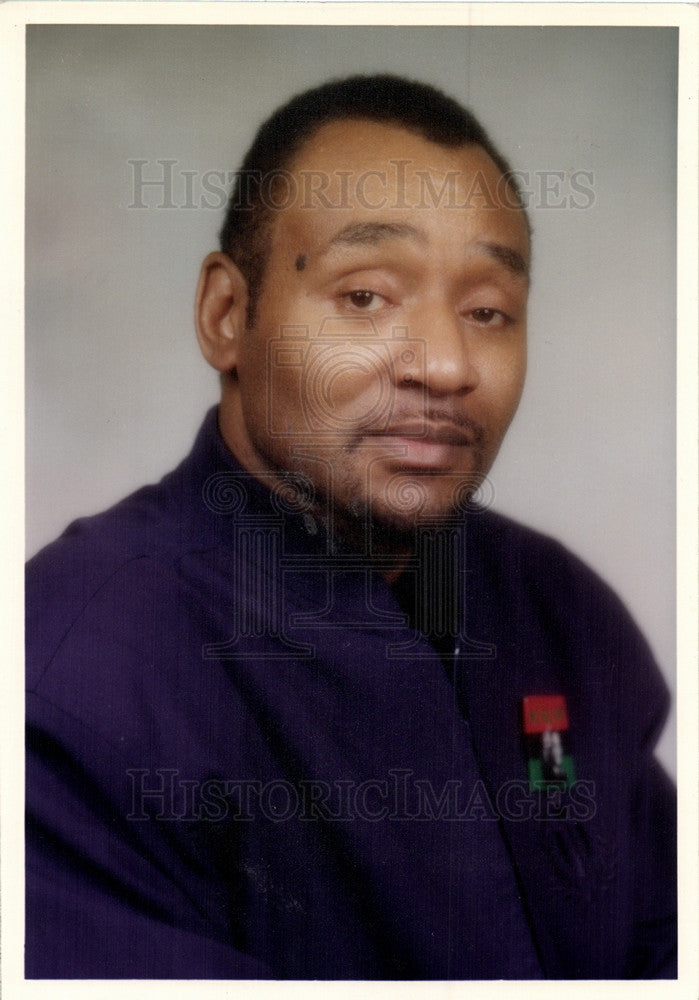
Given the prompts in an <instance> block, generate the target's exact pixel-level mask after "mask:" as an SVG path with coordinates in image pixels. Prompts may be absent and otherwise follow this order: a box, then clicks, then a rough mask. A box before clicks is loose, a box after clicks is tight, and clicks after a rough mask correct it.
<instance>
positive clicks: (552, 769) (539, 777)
mask: <svg viewBox="0 0 699 1000" xmlns="http://www.w3.org/2000/svg"><path fill="white" fill-rule="evenodd" d="M522 714H523V718H524V739H525V742H526V747H527V757H528V771H529V787H530V789H531V790H532V791H536V790H537V789H542V788H546V787H548V786H549V785H554V786H557V787H558V788H570V787H571V785H573V784H574V782H575V766H574V764H573V758H572V757H571V755H570V751H569V749H568V708H567V706H566V700H565V698H564V697H563V695H561V694H533V695H528V696H527V697H526V698H524V699H523V700H522Z"/></svg>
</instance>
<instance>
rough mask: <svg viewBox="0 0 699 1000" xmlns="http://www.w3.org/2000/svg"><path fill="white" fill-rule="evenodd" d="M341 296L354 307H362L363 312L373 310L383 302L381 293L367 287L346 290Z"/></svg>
mask: <svg viewBox="0 0 699 1000" xmlns="http://www.w3.org/2000/svg"><path fill="white" fill-rule="evenodd" d="M342 298H343V299H344V300H345V302H347V303H348V304H349V305H351V306H352V307H353V308H354V309H363V310H364V312H373V311H374V310H375V309H379V308H380V307H381V306H382V305H383V302H384V299H383V297H382V296H381V295H378V294H377V293H376V292H372V291H370V290H369V289H368V288H356V289H354V291H351V292H347V294H346V295H343V296H342Z"/></svg>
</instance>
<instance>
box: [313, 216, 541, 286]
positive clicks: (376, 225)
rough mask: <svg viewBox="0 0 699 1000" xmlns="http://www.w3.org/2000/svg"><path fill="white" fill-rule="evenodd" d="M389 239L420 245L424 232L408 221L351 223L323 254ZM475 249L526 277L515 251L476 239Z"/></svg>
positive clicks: (424, 237) (526, 270)
mask: <svg viewBox="0 0 699 1000" xmlns="http://www.w3.org/2000/svg"><path fill="white" fill-rule="evenodd" d="M390 239H404V240H406V239H407V240H413V241H415V242H417V243H420V244H422V245H423V246H426V245H427V243H428V238H427V234H426V233H425V232H424V230H422V229H418V228H417V226H413V225H411V224H410V223H409V222H355V223H351V224H350V225H349V226H345V228H344V229H341V230H340V232H339V233H336V234H335V235H334V236H333V238H332V239H331V240H330V241H329V243H328V244H327V246H326V247H325V251H324V252H325V253H327V252H328V251H329V250H331V249H332V248H333V247H335V246H377V245H378V244H379V243H380V242H381V241H382V240H390ZM475 247H476V249H477V250H480V251H481V252H482V253H485V254H486V255H487V256H488V257H491V258H492V259H493V260H495V261H497V262H498V263H499V264H502V265H503V266H504V267H506V268H507V270H508V271H511V272H512V274H514V275H517V276H518V277H519V276H522V277H525V278H528V277H529V267H528V266H527V262H526V261H525V259H524V257H523V256H522V254H521V253H520V252H519V250H515V249H514V248H513V247H508V246H505V245H504V244H503V243H493V242H490V241H488V240H479V241H478V242H477V243H476V244H475Z"/></svg>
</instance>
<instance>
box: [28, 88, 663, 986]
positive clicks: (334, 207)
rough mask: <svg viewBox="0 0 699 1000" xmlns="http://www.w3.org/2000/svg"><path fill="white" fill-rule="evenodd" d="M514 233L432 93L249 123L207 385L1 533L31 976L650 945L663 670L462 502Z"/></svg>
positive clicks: (504, 414) (496, 385)
mask: <svg viewBox="0 0 699 1000" xmlns="http://www.w3.org/2000/svg"><path fill="white" fill-rule="evenodd" d="M529 260H530V246H529V232H528V225H527V220H526V217H525V213H524V211H523V208H522V205H521V201H520V198H519V195H518V192H517V188H516V185H515V183H514V180H513V178H512V175H511V174H510V172H509V169H508V166H507V164H506V163H505V161H504V160H503V159H502V157H501V156H500V155H499V154H498V152H497V151H496V150H495V149H494V148H493V146H492V144H491V143H490V141H489V139H488V137H487V135H486V134H485V132H484V131H483V130H482V128H481V127H480V126H479V125H478V123H477V122H475V121H474V120H473V118H472V117H471V116H470V115H469V114H468V113H467V112H465V111H464V110H463V109H462V108H460V107H459V106H458V105H457V104H455V102H453V101H451V100H450V99H448V98H446V97H444V95H442V94H440V93H438V92H436V91H434V90H433V89H432V88H429V87H425V86H422V85H419V84H414V83H410V82H407V81H404V80H400V79H396V78H390V77H367V78H352V79H350V80H346V81H341V82H339V83H331V84H328V85H326V86H324V87H320V88H317V89H316V90H313V91H309V92H307V93H305V94H302V95H300V96H299V97H297V98H294V99H293V100H292V101H291V102H290V103H289V104H288V105H286V106H285V107H284V108H282V109H280V110H279V111H278V112H277V113H276V114H275V115H274V116H273V117H272V118H271V119H270V120H269V122H267V123H266V124H265V125H263V126H262V128H261V129H260V132H259V133H258V136H257V138H256V140H255V142H254V144H253V146H252V148H251V150H250V151H249V153H248V155H247V157H246V159H245V161H244V163H243V167H242V170H241V172H240V174H239V177H238V181H237V184H236V189H235V190H234V192H233V195H232V198H231V203H230V206H229V210H228V215H227V218H226V221H225V224H224V227H223V230H222V247H221V251H220V252H218V253H214V254H211V255H210V256H209V257H208V258H207V259H206V260H205V262H204V265H203V267H202V272H201V277H200V282H199V287H198V291H197V301H196V321H197V331H198V336H199V341H200V345H201V348H202V351H203V353H204V356H205V357H206V359H207V360H208V361H209V362H210V364H212V365H213V366H214V368H216V369H217V370H218V371H220V373H221V387H222V392H221V403H220V406H219V407H218V410H217V411H215V412H212V413H210V414H209V415H208V417H207V419H206V421H205V423H204V426H203V428H202V430H201V432H200V434H199V437H198V439H197V442H196V444H195V446H194V450H193V452H192V453H191V455H190V456H189V457H188V458H187V459H186V460H185V461H184V462H183V463H182V465H181V466H180V467H179V468H178V469H176V470H175V471H174V472H173V473H171V474H170V475H169V476H167V477H166V478H165V479H164V480H163V481H162V483H160V484H159V485H158V486H155V487H148V488H145V489H144V490H141V491H139V493H137V494H135V495H134V496H133V497H131V498H129V499H127V500H125V501H124V502H122V503H121V504H119V505H117V506H116V507H115V508H113V509H112V510H111V511H108V512H106V513H105V514H103V515H100V516H99V517H97V518H91V519H88V520H85V521H82V522H77V523H76V524H74V525H73V526H71V528H69V529H68V531H67V532H66V533H65V534H64V535H63V536H62V538H60V539H59V540H58V541H57V542H55V543H54V544H53V545H52V546H50V547H49V548H48V549H46V550H44V552H43V553H41V554H39V556H37V557H36V558H35V559H34V560H33V561H32V563H31V564H30V571H29V582H28V617H27V621H28V632H27V636H28V652H29V672H28V673H29V676H28V694H27V710H28V716H29V737H28V778H27V797H28V813H29V818H28V828H27V856H28V864H27V975H28V976H29V977H37V978H42V977H67V978H81V977H94V978H109V977H128V978H134V977H146V978H166V977H176V978H299V979H303V978H329V979H334V978H347V979H353V978H356V979H455V978H460V979H467V978H475V979H488V978H513V979H518V978H522V979H530V978H531V979H534V978H629V977H671V976H674V975H675V974H676V971H675V959H674V950H675V925H674V916H675V898H674V890H675V886H674V879H675V876H674V854H673V844H674V836H675V834H674V819H675V816H674V810H675V806H674V799H673V794H672V789H671V786H670V783H669V782H668V780H667V778H666V777H665V775H664V774H663V773H662V771H661V770H660V768H659V767H658V765H657V764H656V763H655V761H654V759H653V756H652V749H653V745H654V742H655V739H656V737H657V734H658V731H659V729H660V727H661V725H662V721H663V718H664V714H665V711H666V706H667V694H666V691H665V688H664V685H663V684H662V682H661V680H660V678H659V675H658V673H657V670H656V668H655V666H654V664H653V662H652V658H651V656H650V654H649V652H648V649H647V647H646V645H645V642H644V641H643V639H642V638H641V637H640V635H639V633H638V631H637V630H636V628H635V626H634V625H633V624H632V623H631V622H630V620H629V618H628V616H627V614H626V612H625V610H624V609H623V608H622V606H621V605H620V604H619V602H618V600H617V599H616V598H615V597H614V595H612V594H611V593H610V592H609V590H608V589H607V588H606V587H605V586H604V585H603V584H602V583H601V582H600V581H599V580H598V579H597V578H596V577H594V575H593V574H591V572H590V571H589V570H587V569H586V568H585V567H583V566H582V565H581V564H580V563H579V562H578V561H577V560H576V559H574V558H573V557H572V556H571V555H570V554H568V553H567V552H566V551H565V550H564V549H562V548H561V547H560V546H559V545H558V544H556V543H554V542H552V541H550V540H548V539H546V538H543V537H541V536H538V535H536V534H535V533H533V532H531V531H528V530H527V529H524V528H521V527H519V526H517V525H515V524H513V523H512V522H510V521H508V520H506V519H504V518H502V517H499V516H497V515H495V514H493V513H492V512H490V511H487V510H485V509H484V508H483V506H480V505H478V504H477V503H476V502H475V500H474V495H475V494H476V491H477V490H478V488H479V486H480V485H481V484H483V482H484V481H485V477H486V476H487V473H488V470H489V468H490V466H491V464H492V462H493V460H494V458H495V455H496V453H497V450H498V447H499V445H500V443H501V441H502V438H503V436H504V434H505V432H506V430H507V427H508V425H509V423H510V420H511V419H512V417H513V415H514V412H515V410H516V407H517V403H518V400H519V396H520V392H521V388H522V383H523V378H524V371H525V329H526V300H527V290H528V280H529ZM554 745H555V746H556V748H557V752H556V756H555V767H552V766H551V760H550V759H549V758H550V757H551V754H550V752H549V749H550V748H551V747H553V746H554ZM543 748H547V749H546V752H544V749H543ZM559 751H560V752H559ZM554 772H555V773H554Z"/></svg>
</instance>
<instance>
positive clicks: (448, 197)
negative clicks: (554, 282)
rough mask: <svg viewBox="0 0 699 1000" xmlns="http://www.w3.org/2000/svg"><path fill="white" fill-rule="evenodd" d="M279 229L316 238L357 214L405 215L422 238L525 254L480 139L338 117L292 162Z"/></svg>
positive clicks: (518, 219)
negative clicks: (466, 142) (462, 142)
mask: <svg viewBox="0 0 699 1000" xmlns="http://www.w3.org/2000/svg"><path fill="white" fill-rule="evenodd" d="M289 172H290V176H289V177H288V180H287V185H288V187H287V191H286V195H287V197H286V198H282V200H281V202H280V203H279V204H280V207H279V209H278V210H277V211H276V212H275V215H276V219H275V223H276V230H277V233H276V234H277V235H278V236H280V237H287V238H289V239H292V240H294V241H296V242H299V241H301V242H303V241H305V242H308V241H309V240H310V241H311V242H312V243H316V242H319V241H320V242H322V241H323V240H324V239H327V238H328V236H329V235H330V236H331V235H332V233H333V232H338V231H340V230H341V229H342V228H343V227H345V226H347V225H348V224H349V223H351V222H354V221H356V220H357V219H358V218H359V219H365V220H366V221H367V222H370V223H376V222H383V221H388V222H401V221H405V220H406V219H408V218H410V221H411V222H412V223H413V224H414V225H415V226H416V227H419V228H423V229H424V230H425V233H426V234H427V238H428V241H429V240H430V239H431V238H433V237H434V236H436V235H438V234H449V233H453V234H455V235H458V236H459V237H464V238H466V240H471V239H479V238H488V239H493V240H496V241H498V242H502V243H504V244H506V245H511V246H512V247H513V249H516V250H517V251H518V252H519V253H521V254H522V256H524V257H525V259H528V252H529V240H528V233H527V225H526V218H525V215H524V212H523V211H522V209H521V208H520V207H519V206H518V205H517V203H516V198H515V195H514V192H513V191H512V189H511V188H510V187H509V185H508V184H507V182H506V180H505V178H504V177H503V175H502V174H501V172H500V170H499V168H498V167H497V166H496V165H495V163H494V162H493V161H492V160H491V159H490V157H489V156H488V155H487V153H486V152H485V151H484V150H483V149H481V148H480V147H479V146H475V145H470V146H459V147H456V148H449V147H445V146H441V145H439V144H437V143H434V142H431V141H430V140H428V139H425V138H423V137H422V136H420V135H417V134H415V133H413V132H410V131H408V130H407V129H403V128H399V127H397V126H393V125H385V124H382V123H378V122H372V121H366V120H363V119H360V120H354V119H349V120H341V121H336V122H331V123H329V124H327V125H324V126H322V127H321V128H320V129H319V130H318V131H317V132H316V133H315V134H314V135H313V136H312V138H311V139H309V140H308V142H307V143H305V145H304V146H303V147H302V148H301V150H300V151H299V152H298V154H297V155H296V157H295V158H294V160H293V161H292V163H291V165H290V171H289Z"/></svg>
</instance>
